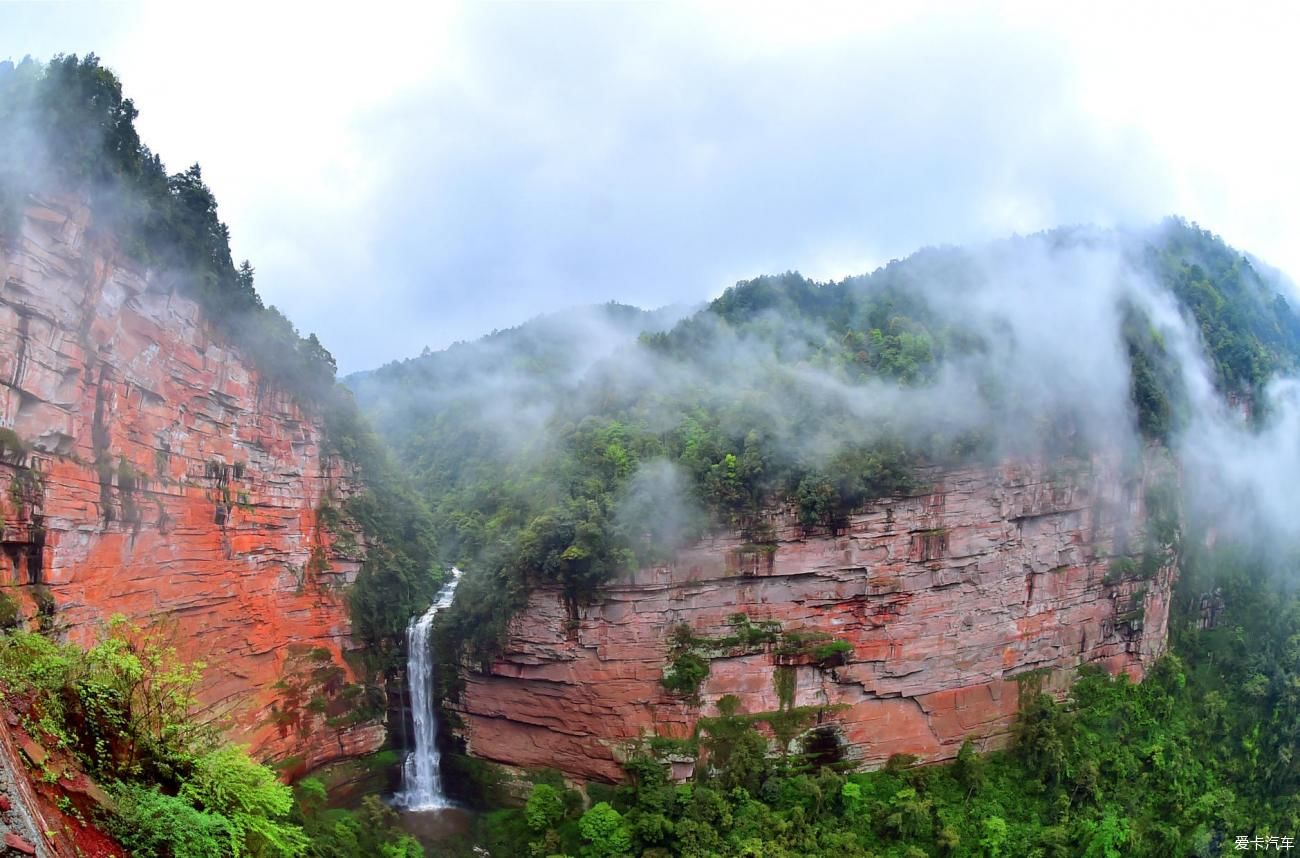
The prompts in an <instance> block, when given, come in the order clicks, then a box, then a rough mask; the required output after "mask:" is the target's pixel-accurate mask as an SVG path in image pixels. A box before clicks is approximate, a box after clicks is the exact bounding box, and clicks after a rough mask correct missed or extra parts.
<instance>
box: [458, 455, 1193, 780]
mask: <svg viewBox="0 0 1300 858" xmlns="http://www.w3.org/2000/svg"><path fill="white" fill-rule="evenodd" d="M1153 461H1154V460H1153ZM1156 470H1157V469H1156V468H1155V466H1154V465H1153V462H1148V463H1146V464H1143V465H1140V466H1138V467H1137V468H1136V470H1134V469H1132V468H1129V469H1123V468H1121V466H1120V464H1119V463H1118V462H1115V461H1108V460H1103V459H1097V460H1094V461H1091V462H1079V463H1075V464H1074V465H1073V466H1072V467H1071V469H1070V470H1063V469H1062V466H1061V464H1060V463H1057V464H1056V466H1055V469H1054V470H1053V469H1049V468H1048V467H1046V466H1043V465H1033V464H1019V465H1006V466H1003V467H1000V468H995V469H970V470H961V471H955V472H947V473H943V474H939V475H935V481H934V484H933V487H932V489H931V490H930V491H928V492H927V493H925V494H922V495H919V496H915V497H906V498H894V499H887V500H882V501H880V502H877V503H874V504H872V505H870V506H869V507H868V508H867V509H865V510H862V511H860V512H859V513H858V514H856V515H853V516H852V517H851V518H850V519H849V521H848V522H847V523H846V525H845V526H844V527H842V528H840V529H839V530H838V532H835V533H831V532H827V531H826V530H820V531H814V532H808V531H806V530H805V529H804V528H802V527H801V526H800V525H799V523H798V519H797V516H796V515H795V512H794V511H793V510H790V509H786V510H777V511H774V512H773V513H772V516H771V522H770V523H771V525H772V529H773V531H774V534H775V536H774V537H773V539H772V540H771V541H768V542H765V543H764V544H761V545H755V544H753V543H745V542H743V541H742V540H741V539H740V538H739V537H737V536H722V537H717V538H713V539H709V540H707V541H705V542H702V543H700V544H697V545H695V546H692V547H691V548H689V549H688V550H685V551H682V552H680V553H679V555H678V556H677V558H676V561H675V562H674V563H672V564H671V565H667V566H662V567H656V568H649V569H643V570H640V571H638V572H636V573H635V574H634V575H632V576H631V577H630V578H629V579H627V580H624V581H620V582H617V583H613V584H611V585H609V586H607V587H605V588H604V589H603V590H602V591H601V592H600V593H599V595H598V597H597V598H596V599H595V600H594V601H593V602H592V603H591V604H589V605H587V606H580V607H578V608H577V609H576V616H575V615H574V614H573V609H572V608H569V607H566V605H565V603H564V600H563V599H562V597H561V594H560V593H559V592H557V591H555V590H547V589H542V590H538V591H536V592H534V593H533V594H532V596H531V598H530V601H529V604H528V606H527V608H526V609H525V610H524V611H522V612H520V614H519V615H518V616H517V617H516V618H515V620H514V621H513V623H512V626H511V629H510V636H509V640H508V643H507V644H506V649H505V652H504V653H503V655H502V656H501V657H500V658H499V659H498V660H496V661H495V662H494V663H493V664H492V665H491V667H490V669H489V670H486V671H479V670H475V669H472V668H467V669H466V671H465V675H464V679H465V686H464V689H463V692H462V693H461V695H460V697H459V699H458V700H456V701H454V702H452V703H451V704H450V706H449V708H450V709H451V710H452V711H453V714H454V715H455V716H456V718H457V720H458V721H459V722H460V725H461V726H460V727H459V728H458V732H459V736H460V738H461V739H462V740H463V741H464V742H465V744H466V748H467V751H468V752H469V753H470V754H471V755H473V756H476V757H479V758H482V759H486V760H491V761H494V762H497V763H501V764H505V765H507V766H512V767H551V768H557V769H559V770H561V771H562V772H564V773H565V774H566V775H568V776H570V777H572V778H574V779H577V780H591V779H596V780H617V779H619V778H620V777H621V774H622V772H621V768H620V761H621V760H623V759H625V758H626V756H627V755H628V754H629V753H630V752H631V751H632V750H633V749H635V748H637V747H644V746H645V744H646V741H645V740H647V739H648V738H650V737H655V736H658V737H665V738H678V739H680V738H684V737H688V736H690V735H691V734H692V732H693V731H694V730H695V728H696V725H697V722H698V721H699V719H700V718H701V716H709V715H716V714H717V711H718V710H717V708H716V704H717V702H718V701H719V699H721V698H723V696H724V695H734V697H735V698H736V702H738V705H739V711H740V712H743V713H749V714H759V713H769V714H771V715H772V717H770V718H769V719H768V723H770V724H775V725H777V729H772V730H770V732H771V733H772V734H773V738H774V739H780V740H781V741H783V742H788V743H789V744H790V745H794V746H799V745H803V746H804V747H805V748H811V747H816V748H817V749H818V751H819V752H820V753H826V754H829V755H831V756H836V757H841V758H843V759H847V760H849V761H852V762H854V763H857V764H860V765H879V764H881V763H883V762H885V761H886V760H887V759H888V758H889V757H890V756H891V755H893V754H896V753H906V754H914V755H916V756H918V757H920V758H921V759H923V760H927V761H933V760H941V759H945V758H950V757H952V756H954V755H955V754H956V752H957V751H958V749H959V748H960V745H961V743H962V742H963V740H964V739H966V738H967V737H973V738H975V739H977V740H979V742H980V743H981V744H982V745H983V746H984V747H991V746H996V745H997V744H998V743H999V742H1002V741H1003V740H1005V738H1006V737H1007V735H1008V731H1009V728H1010V725H1011V722H1012V720H1013V718H1014V715H1015V713H1016V711H1017V707H1018V701H1019V699H1020V692H1021V690H1022V684H1023V683H1024V682H1026V681H1029V682H1032V683H1033V686H1034V687H1036V688H1037V687H1046V688H1049V689H1055V690H1060V689H1062V688H1064V687H1065V686H1066V684H1067V683H1068V681H1069V678H1070V676H1071V675H1072V674H1073V672H1074V669H1075V668H1076V667H1077V666H1079V665H1083V664H1096V665H1100V666H1102V667H1104V668H1105V669H1107V670H1109V671H1111V672H1112V673H1118V672H1121V671H1122V672H1125V673H1128V674H1129V675H1130V676H1132V677H1134V678H1140V677H1141V676H1142V674H1143V672H1144V670H1145V669H1146V668H1147V667H1148V666H1149V665H1150V664H1151V663H1152V661H1153V660H1154V659H1155V658H1157V657H1158V656H1159V655H1160V654H1161V653H1162V651H1163V649H1164V646H1165V636H1166V622H1167V619H1168V600H1169V594H1170V587H1171V584H1172V579H1173V576H1174V574H1175V573H1174V564H1173V552H1172V550H1171V549H1170V547H1169V546H1160V545H1153V544H1152V542H1151V540H1150V539H1149V538H1147V537H1146V536H1145V535H1144V534H1143V533H1142V529H1141V527H1140V523H1141V522H1142V521H1143V519H1144V516H1145V509H1144V506H1145V501H1146V497H1147V491H1146V489H1147V488H1148V486H1149V485H1150V484H1151V483H1152V481H1153V480H1155V479H1156V476H1155V473H1154V472H1155V471H1156ZM1167 477H1168V475H1165V476H1164V477H1162V478H1164V479H1167ZM1153 551H1154V552H1155V553H1152V552H1153ZM1144 555H1146V556H1145V557H1144ZM1126 558H1127V559H1126ZM1141 559H1145V560H1146V562H1145V563H1144V562H1139V560H1141ZM742 615H743V617H742ZM738 631H739V632H741V633H740V634H738ZM837 641H838V642H840V643H836V642H837ZM684 649H690V650H693V651H694V652H695V653H697V654H698V655H700V656H701V657H703V658H704V659H705V660H706V661H707V662H708V665H709V671H708V675H707V677H706V678H704V680H703V682H702V683H701V684H700V686H699V688H698V694H694V695H693V694H691V693H689V690H688V691H686V692H682V693H669V692H668V691H667V690H666V689H665V688H664V686H663V684H662V679H663V677H664V672H665V670H666V669H668V670H671V667H669V664H670V662H671V660H672V659H673V657H674V654H678V655H680V653H681V652H682V651H683V650H684ZM782 713H785V717H784V718H782V717H781V715H782ZM782 727H783V729H781V728H782ZM792 733H793V734H792ZM675 759H676V764H675V766H674V770H675V773H676V774H677V775H678V776H679V777H680V776H684V775H686V774H688V773H689V771H690V770H691V767H692V765H693V761H692V759H691V758H690V756H689V754H687V755H679V756H677V757H676V758H675Z"/></svg>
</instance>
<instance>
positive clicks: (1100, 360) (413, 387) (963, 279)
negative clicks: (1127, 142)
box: [349, 221, 1300, 553]
mask: <svg viewBox="0 0 1300 858" xmlns="http://www.w3.org/2000/svg"><path fill="white" fill-rule="evenodd" d="M1170 235H1177V236H1184V235H1204V234H1203V233H1199V232H1198V230H1197V229H1196V228H1195V227H1191V226H1188V225H1186V224H1183V223H1181V222H1177V221H1170V222H1166V223H1163V224H1159V225H1156V226H1153V227H1150V228H1148V229H1145V230H1105V229H1096V228H1071V229H1062V230H1056V231H1052V232H1046V233H1039V234H1035V235H1032V236H1028V237H1014V238H1010V239H1006V240H1002V241H997V242H992V243H988V244H985V245H980V246H975V247H971V248H931V249H926V250H922V251H920V252H918V253H916V254H914V255H913V256H911V257H909V258H907V259H905V260H901V261H895V262H892V263H890V264H889V265H886V266H883V267H882V268H880V269H878V270H877V271H875V272H873V273H872V274H870V275H863V276H860V277H853V278H848V279H846V280H844V281H837V282H828V283H821V284H816V283H811V282H809V281H805V280H803V279H802V278H799V277H798V276H797V275H786V276H785V277H775V278H766V279H762V278H760V280H757V281H752V282H747V283H742V284H738V285H737V287H736V288H735V289H734V290H731V291H729V292H727V293H726V294H724V295H723V297H722V298H721V299H719V303H718V304H715V305H714V306H713V307H712V308H708V309H705V310H703V311H700V312H697V313H695V314H692V315H687V316H686V317H685V318H684V319H682V320H680V321H676V319H675V317H665V316H662V315H661V316H658V317H657V318H656V322H657V324H655V325H648V324H647V325H645V326H644V327H645V328H646V330H648V331H650V332H651V334H652V335H645V336H639V337H638V336H637V335H636V334H637V328H638V327H639V324H638V323H640V322H642V321H643V320H642V319H641V318H640V317H636V316H620V317H619V318H617V319H611V318H610V317H609V315H608V313H606V312H601V311H600V310H599V308H590V309H587V310H583V311H575V312H569V313H561V314H557V315H555V316H550V317H546V318H545V319H544V320H542V321H540V322H538V323H534V324H533V325H525V326H523V327H521V328H519V329H515V330H514V331H511V332H504V333H503V334H499V335H494V336H493V337H490V338H487V339H485V340H483V341H481V342H479V343H475V344H471V345H462V346H457V347H454V348H452V349H450V350H448V351H447V352H445V353H433V354H429V355H426V356H425V357H422V358H418V359H415V360H412V361H409V362H407V363H406V364H395V365H391V366H389V367H386V368H384V369H381V370H379V371H376V372H374V373H370V374H366V375H364V376H362V377H358V378H353V379H350V380H349V382H350V383H351V384H352V385H353V386H354V387H356V389H357V390H358V396H359V401H360V402H361V404H362V406H363V408H364V409H366V410H367V411H369V412H370V413H371V414H373V415H375V416H376V418H377V419H378V421H379V425H380V428H381V430H382V431H384V432H385V434H388V435H389V436H390V438H393V439H394V440H395V442H396V443H397V446H398V449H399V451H401V450H403V449H406V450H407V451H408V452H409V453H410V454H412V455H415V454H416V451H419V450H421V449H425V448H426V447H427V438H428V437H438V436H436V435H434V436H427V435H425V434H423V433H422V432H421V430H420V427H422V426H428V425H431V424H439V425H443V426H448V427H450V426H454V427H456V428H455V429H453V430H451V431H454V432H460V431H465V432H473V433H476V436H477V435H478V434H482V435H485V436H490V437H492V438H494V439H495V446H494V449H493V450H492V452H491V454H490V455H489V456H488V457H487V460H486V461H487V462H488V464H487V465H486V467H487V468H488V474H487V476H486V478H487V479H489V480H490V479H494V478H495V479H500V480H501V481H502V482H512V481H516V480H518V479H521V477H520V475H521V474H527V473H530V474H533V475H534V478H535V479H541V480H546V479H551V480H552V482H557V481H558V480H559V478H557V476H556V474H555V472H554V471H553V466H554V463H555V461H556V457H557V456H562V455H563V454H564V450H565V449H568V448H569V447H568V446H567V445H571V444H572V443H574V440H573V439H575V438H578V437H583V433H590V432H592V431H608V430H607V429H605V428H603V427H605V426H606V424H607V421H608V420H609V419H616V422H617V423H618V424H619V425H625V426H629V427H634V428H633V429H632V430H629V431H631V433H632V436H631V437H632V440H628V441H627V442H626V443H628V444H632V445H633V446H635V443H636V442H635V438H639V437H641V435H640V434H638V433H648V434H649V435H651V436H662V437H671V436H673V435H674V433H678V434H680V433H681V432H682V431H683V427H684V426H689V425H691V423H692V421H695V420H698V419H700V418H699V411H698V409H699V408H701V407H705V408H707V409H708V411H709V414H710V418H709V419H711V420H715V421H716V424H717V431H718V432H719V433H720V434H721V435H722V436H724V437H730V438H734V439H738V440H737V442H736V443H738V444H740V445H741V446H742V447H745V448H746V449H747V448H748V447H747V445H748V444H749V443H750V442H754V443H757V442H756V441H755V439H758V440H759V441H761V443H762V445H763V446H762V449H763V451H764V453H763V455H764V456H765V457H767V458H766V459H765V460H764V461H765V463H764V464H761V467H767V468H769V469H770V468H772V467H776V466H778V465H779V463H781V462H788V463H794V465H795V466H797V467H798V468H799V469H802V470H805V471H812V472H818V471H822V472H833V471H834V470H835V469H836V468H837V467H839V466H838V465H837V464H836V462H837V457H842V456H845V455H847V454H849V453H851V452H852V451H854V450H858V449H862V448H869V447H872V446H873V445H881V444H887V443H896V444H900V445H902V446H903V447H905V448H906V449H907V450H908V451H910V452H911V453H913V454H916V455H919V456H920V461H928V462H931V463H933V464H936V465H951V464H961V463H963V462H983V463H987V464H991V463H996V462H1000V461H1006V460H1012V459H1026V458H1050V457H1060V456H1073V457H1083V458H1086V457H1088V456H1090V455H1093V454H1098V453H1100V454H1103V455H1107V456H1111V457H1114V458H1115V459H1117V460H1122V461H1125V462H1128V463H1129V464H1130V465H1131V466H1132V467H1134V468H1140V467H1141V462H1142V461H1143V456H1142V453H1143V451H1144V450H1147V449H1149V448H1151V447H1152V445H1153V443H1156V442H1153V441H1152V440H1151V439H1150V438H1148V437H1145V436H1144V435H1143V433H1142V432H1141V431H1140V429H1139V424H1138V417H1137V414H1136V412H1135V405H1134V400H1133V384H1134V381H1133V376H1132V369H1131V360H1132V356H1131V354H1130V348H1131V344H1130V339H1129V338H1128V337H1126V334H1125V331H1126V325H1128V326H1130V327H1132V326H1136V327H1137V328H1139V329H1141V331H1142V334H1141V337H1142V340H1143V342H1149V343H1150V344H1152V347H1153V348H1155V350H1156V352H1158V360H1159V361H1160V362H1161V366H1162V368H1163V370H1164V371H1165V372H1167V373H1168V375H1169V376H1170V377H1171V379H1172V380H1173V382H1174V392H1175V393H1176V394H1177V395H1176V400H1177V401H1176V402H1174V403H1172V406H1171V407H1172V409H1173V411H1174V412H1175V413H1176V417H1177V419H1176V420H1175V421H1174V423H1173V426H1172V427H1171V429H1170V431H1169V433H1168V437H1167V438H1166V439H1165V441H1164V444H1165V445H1167V447H1168V449H1169V451H1170V452H1171V453H1172V454H1173V457H1174V459H1175V461H1176V462H1177V463H1178V465H1179V467H1180V469H1181V473H1182V482H1183V486H1184V489H1185V492H1186V494H1187V497H1188V509H1189V512H1191V513H1193V520H1194V521H1195V522H1196V523H1197V525H1196V526H1198V527H1212V528H1213V529H1214V532H1215V535H1216V538H1218V537H1223V536H1227V537H1231V538H1237V539H1242V540H1247V541H1251V542H1259V541H1260V540H1268V539H1278V538H1287V539H1294V538H1295V537H1296V536H1297V535H1300V534H1297V525H1296V524H1295V523H1294V522H1293V520H1292V518H1293V517H1292V516H1291V515H1290V512H1289V509H1288V503H1287V497H1288V490H1289V487H1290V486H1292V485H1294V484H1295V481H1296V479H1297V478H1300V433H1298V432H1297V430H1298V429H1300V408H1298V406H1300V381H1297V380H1296V379H1295V378H1292V377H1289V376H1283V375H1279V376H1278V377H1276V378H1275V379H1273V380H1272V381H1271V382H1269V383H1268V384H1265V385H1262V386H1261V387H1260V388H1259V389H1257V390H1254V391H1250V392H1249V393H1246V394H1234V395H1233V396H1232V404H1230V403H1229V400H1228V398H1227V397H1225V394H1224V393H1223V391H1222V390H1221V385H1220V384H1219V383H1218V382H1217V381H1216V377H1215V370H1214V368H1213V366H1212V362H1211V361H1210V359H1209V358H1208V357H1207V354H1206V346H1205V344H1204V343H1203V342H1202V340H1201V336H1200V331H1199V328H1198V325H1197V322H1196V320H1195V318H1193V317H1192V315H1191V313H1190V312H1189V310H1188V308H1187V307H1186V306H1184V305H1183V304H1182V303H1180V301H1179V300H1178V298H1177V297H1176V296H1175V295H1174V293H1173V292H1172V291H1171V289H1170V287H1169V286H1168V284H1167V283H1165V282H1162V279H1161V278H1162V277H1164V276H1167V273H1168V272H1165V271H1163V269H1161V267H1160V265H1158V264H1156V263H1155V262H1153V257H1152V254H1153V253H1155V248H1160V247H1164V246H1165V245H1166V244H1167V243H1168V242H1169V241H1172V239H1170V238H1168V236H1170ZM1206 240H1209V239H1206ZM1175 255H1176V254H1175ZM1237 256H1238V257H1240V263H1239V264H1240V265H1241V266H1244V268H1243V270H1244V271H1245V272H1246V274H1245V275H1244V276H1245V277H1246V278H1247V280H1248V281H1249V283H1250V284H1251V288H1252V289H1253V290H1255V292H1257V293H1258V294H1254V293H1252V295H1251V296H1249V300H1251V301H1259V302H1265V303H1266V302H1269V301H1273V300H1275V299H1276V295H1277V294H1280V292H1281V290H1286V284H1285V283H1283V282H1281V281H1279V280H1277V279H1276V278H1275V277H1273V276H1271V275H1270V274H1269V272H1267V271H1264V272H1263V273H1262V274H1261V273H1258V272H1256V271H1255V270H1254V268H1253V267H1252V263H1251V261H1250V260H1249V259H1247V258H1246V257H1241V256H1240V254H1237ZM1187 261H1188V262H1189V264H1196V263H1197V260H1195V259H1190V258H1189V259H1188V260H1187ZM764 290H769V291H770V292H771V294H772V295H775V296H776V297H775V298H773V299H772V300H773V302H774V304H773V306H768V307H762V308H759V309H758V310H757V311H755V312H753V313H751V314H749V315H747V316H745V317H744V319H743V324H739V323H736V322H734V321H729V320H727V319H726V318H724V315H723V313H724V310H723V309H720V308H724V307H725V305H727V303H728V302H729V301H740V300H749V298H747V297H745V296H749V295H757V294H762V293H764ZM800 290H805V291H806V292H807V293H808V294H809V295H813V296H819V295H820V296H823V297H825V296H827V295H838V296H847V297H845V298H844V299H843V300H844V301H845V302H846V303H845V304H844V307H845V308H846V309H843V311H842V312H843V313H848V314H853V313H859V312H866V308H867V307H868V306H869V304H870V302H871V301H873V300H877V299H880V298H881V296H891V297H889V298H888V300H889V301H894V300H897V301H899V302H902V303H900V305H899V306H900V307H904V306H905V307H906V308H910V309H908V313H911V314H912V315H913V316H918V317H924V318H925V319H926V320H927V323H926V324H927V328H928V332H927V335H928V336H930V337H931V339H930V343H931V346H933V347H937V345H935V344H938V343H944V344H946V345H945V346H944V353H943V354H942V355H940V356H939V357H938V358H937V359H936V360H933V361H932V362H930V363H927V364H924V369H923V370H922V371H920V374H919V375H918V377H916V378H909V379H899V378H891V377H887V376H880V375H866V376H862V375H855V374H854V373H853V372H852V371H850V370H851V368H846V367H845V366H844V365H841V364H839V363H837V362H836V361H835V360H833V359H832V357H831V355H832V354H833V352H834V347H836V344H837V341H838V338H841V337H842V336H843V331H842V325H843V324H845V323H847V322H849V321H850V320H849V319H845V318H842V317H840V316H837V315H836V313H837V312H841V311H835V312H831V313H829V314H828V315H827V316H826V317H825V318H822V319H812V318H808V317H806V316H799V315H797V314H795V313H793V312H791V311H790V309H789V308H788V307H783V306H782V304H781V301H782V300H784V298H783V297H782V296H788V295H789V294H792V293H794V292H797V291H800ZM1284 297H1285V298H1290V297H1291V296H1290V295H1286V296H1284ZM808 300H821V298H816V297H814V298H809V299H808ZM827 300H829V299H827ZM890 306H892V305H890ZM1286 312H1287V314H1288V315H1289V317H1290V319H1292V321H1291V322H1289V323H1288V324H1294V323H1295V322H1294V318H1295V317H1294V313H1293V312H1291V311H1290V310H1287V311H1286ZM676 315H677V316H680V315H682V314H681V313H678V314H676ZM907 318H908V316H907V314H904V313H902V312H901V310H900V313H899V315H898V316H896V317H895V318H894V319H892V320H891V321H890V322H888V323H887V324H888V325H900V326H906V325H907V324H911V323H910V322H907V321H906V319H907ZM1135 320H1136V322H1135ZM674 321H676V324H672V322H674ZM1154 353H1155V352H1153V354H1154ZM542 354H544V355H547V360H546V361H543V362H539V361H538V359H537V358H538V355H542ZM1153 359H1156V358H1153ZM451 367H456V369H455V370H454V371H452V370H451V369H450V368H451ZM610 415H616V418H610ZM619 431H622V430H619ZM602 443H603V442H602ZM620 443H623V442H621V441H620ZM404 445H405V447H404ZM422 445H424V446H422ZM631 458H632V460H635V458H636V457H635V456H632V457H631ZM447 473H451V472H447ZM459 474H460V472H459V471H458V470H457V471H456V472H455V473H454V474H453V475H452V476H451V477H450V478H449V479H450V482H447V483H439V482H438V481H437V480H434V481H433V482H431V483H430V484H429V485H427V486H426V488H427V490H428V492H429V494H430V496H431V498H434V499H436V498H438V497H439V496H440V495H442V494H443V493H444V492H445V491H450V490H452V489H453V488H454V487H455V485H456V484H457V480H458V479H459ZM492 474H496V476H495V477H493V476H492ZM543 475H549V476H543ZM444 476H446V474H444ZM616 481H617V482H618V483H619V485H621V486H622V488H620V489H619V492H620V495H619V499H618V501H617V508H616V510H615V512H614V514H613V515H614V518H613V523H612V525H611V526H612V527H613V528H614V529H615V530H616V531H618V532H623V533H626V534H630V536H629V539H631V540H632V541H633V542H638V541H640V542H642V543H644V542H645V541H646V540H649V542H650V543H652V544H653V545H652V547H654V548H655V549H656V551H657V552H658V553H662V552H663V551H666V550H671V549H672V548H674V547H677V546H679V545H680V544H681V543H682V542H683V541H684V540H686V539H688V538H692V537H695V536H698V535H700V534H701V533H702V532H703V531H704V530H705V529H707V528H708V527H709V526H715V525H716V524H719V523H722V522H715V523H714V525H710V524H709V519H708V517H707V515H706V514H704V512H703V509H704V507H705V504H703V503H702V500H701V497H700V494H699V487H698V486H692V485H691V480H690V479H689V478H688V477H687V476H686V475H685V474H684V473H683V472H682V470H681V468H680V467H679V466H678V465H675V464H673V463H672V462H670V461H667V460H665V459H663V458H662V457H661V456H659V455H657V454H651V455H649V458H647V459H646V460H645V461H641V462H639V463H637V464H635V465H634V466H633V467H632V468H631V470H630V471H628V472H627V473H625V474H622V475H621V476H618V477H616ZM435 502H436V500H435ZM449 503H452V504H453V505H454V502H449ZM652 519H654V520H655V521H658V522H661V523H662V526H653V527H644V528H643V529H641V530H637V528H636V527H633V526H632V522H635V521H641V522H646V521H650V520H652Z"/></svg>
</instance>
